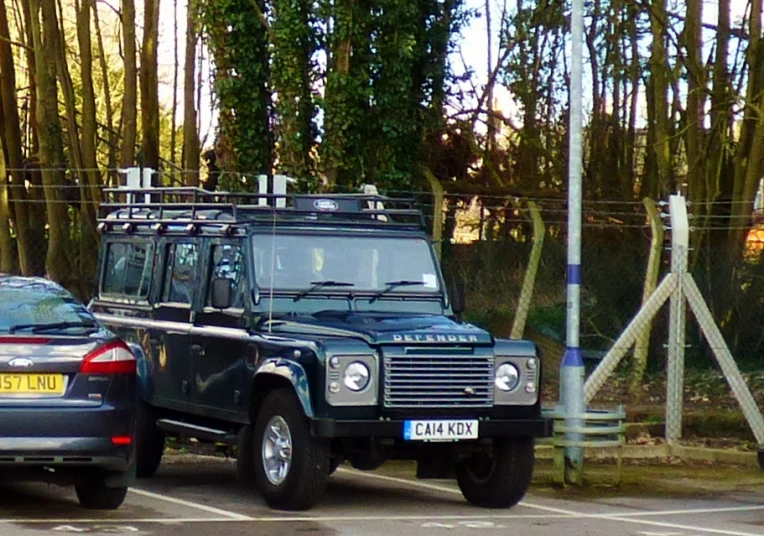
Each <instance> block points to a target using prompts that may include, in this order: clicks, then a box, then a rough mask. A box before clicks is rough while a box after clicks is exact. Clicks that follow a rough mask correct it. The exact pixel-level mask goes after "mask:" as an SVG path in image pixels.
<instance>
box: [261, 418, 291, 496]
mask: <svg viewBox="0 0 764 536" xmlns="http://www.w3.org/2000/svg"><path fill="white" fill-rule="evenodd" d="M262 460H263V469H265V476H266V477H267V478H268V481H269V482H270V483H271V484H273V485H274V486H278V485H280V484H282V483H283V482H284V480H286V477H287V475H289V469H290V468H291V466H292V434H291V432H290V430H289V425H288V424H287V422H286V421H285V420H284V418H283V417H281V416H280V415H276V416H274V417H271V419H270V420H269V421H268V424H267V425H266V426H265V433H264V434H263V445H262Z"/></svg>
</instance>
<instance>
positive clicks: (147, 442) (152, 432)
mask: <svg viewBox="0 0 764 536" xmlns="http://www.w3.org/2000/svg"><path fill="white" fill-rule="evenodd" d="M165 438H166V436H165V433H164V430H160V429H159V428H158V427H157V421H156V418H155V417H154V413H153V411H152V410H151V408H150V407H149V406H147V405H146V404H145V403H144V402H139V403H138V410H137V412H136V419H135V474H136V476H137V477H138V478H148V477H151V476H154V474H155V473H156V472H157V469H159V464H161V463H162V456H163V455H164V447H165Z"/></svg>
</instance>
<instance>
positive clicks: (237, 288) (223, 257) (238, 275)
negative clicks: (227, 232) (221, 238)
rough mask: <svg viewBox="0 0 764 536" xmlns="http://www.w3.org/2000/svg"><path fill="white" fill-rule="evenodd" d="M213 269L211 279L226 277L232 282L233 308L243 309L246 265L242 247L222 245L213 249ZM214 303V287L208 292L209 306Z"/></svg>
mask: <svg viewBox="0 0 764 536" xmlns="http://www.w3.org/2000/svg"><path fill="white" fill-rule="evenodd" d="M211 261H212V267H211V270H210V272H211V275H210V279H211V280H212V279H216V278H219V277H225V278H226V279H230V280H231V287H232V294H233V307H243V304H244V264H243V262H242V253H241V247H240V246H237V245H231V244H221V245H216V246H213V248H212V258H211ZM211 303H212V285H209V290H208V292H207V305H210V304H211Z"/></svg>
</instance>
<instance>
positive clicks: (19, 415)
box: [0, 274, 136, 509]
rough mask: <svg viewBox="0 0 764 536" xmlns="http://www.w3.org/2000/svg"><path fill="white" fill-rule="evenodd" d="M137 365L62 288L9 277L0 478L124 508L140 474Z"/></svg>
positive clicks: (0, 353) (1, 373) (1, 330)
mask: <svg viewBox="0 0 764 536" xmlns="http://www.w3.org/2000/svg"><path fill="white" fill-rule="evenodd" d="M135 411H136V360H135V357H134V356H133V353H132V352H131V350H130V348H129V347H128V346H127V345H126V344H125V343H124V342H123V341H121V340H120V339H119V338H117V337H116V336H115V335H114V334H113V333H112V332H110V331H108V330H107V329H105V328H104V327H103V326H102V325H101V324H100V323H99V322H98V321H97V320H96V319H95V318H94V317H93V315H92V314H91V313H90V312H89V311H88V310H87V309H86V308H85V306H84V305H83V304H82V303H81V302H79V301H78V300H77V299H76V298H74V297H73V296H72V295H71V294H70V293H69V292H67V291H66V290H65V289H63V288H62V287H61V286H59V285H57V284H55V283H52V282H51V281H48V280H46V279H42V278H30V277H15V276H7V275H2V274H0V481H3V482H5V481H17V480H37V481H46V482H51V483H54V484H59V485H74V486H75V490H76V492H77V497H78V498H79V501H80V504H81V505H82V506H83V507H85V508H93V509H116V508H118V507H119V506H120V505H121V504H122V502H123V501H124V499H125V495H126V494H127V489H128V487H129V486H130V485H131V484H132V481H133V479H134V478H135V460H134V458H135V454H134V450H135V447H134V435H135V434H134V430H135Z"/></svg>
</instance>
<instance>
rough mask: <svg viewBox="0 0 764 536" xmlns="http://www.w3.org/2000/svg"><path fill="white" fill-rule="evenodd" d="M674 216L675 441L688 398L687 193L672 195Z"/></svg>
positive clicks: (670, 407) (671, 408)
mask: <svg viewBox="0 0 764 536" xmlns="http://www.w3.org/2000/svg"><path fill="white" fill-rule="evenodd" d="M669 214H670V216H671V272H672V273H673V274H674V275H675V276H676V287H675V288H674V291H673V293H672V294H671V302H670V309H669V341H668V374H667V379H666V441H668V442H669V443H674V442H676V441H677V440H678V439H680V438H681V437H682V402H683V400H684V397H683V393H684V346H685V332H686V310H687V304H686V302H685V297H684V290H683V287H684V280H685V278H686V277H687V255H688V248H689V237H690V226H689V222H688V218H687V203H686V202H685V199H684V196H682V195H672V196H671V197H669Z"/></svg>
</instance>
